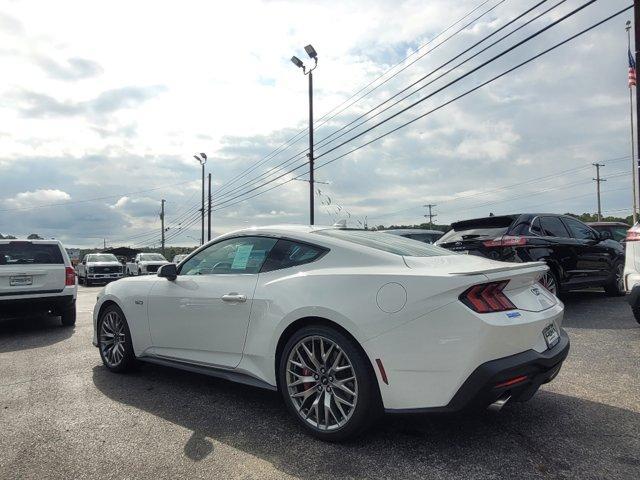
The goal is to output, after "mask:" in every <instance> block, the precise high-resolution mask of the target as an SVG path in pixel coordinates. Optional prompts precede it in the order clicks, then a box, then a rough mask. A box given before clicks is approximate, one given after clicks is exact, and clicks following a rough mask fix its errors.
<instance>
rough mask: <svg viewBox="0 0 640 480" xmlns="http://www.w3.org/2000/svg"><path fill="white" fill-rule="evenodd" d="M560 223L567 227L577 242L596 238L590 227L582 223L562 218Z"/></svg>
mask: <svg viewBox="0 0 640 480" xmlns="http://www.w3.org/2000/svg"><path fill="white" fill-rule="evenodd" d="M562 221H563V222H564V223H565V224H566V225H567V228H569V231H570V232H571V236H572V237H573V238H577V239H578V240H595V239H596V238H597V237H596V235H595V233H594V231H593V230H592V229H591V227H588V226H587V225H585V224H584V223H582V222H580V221H578V220H576V219H574V218H569V217H563V219H562Z"/></svg>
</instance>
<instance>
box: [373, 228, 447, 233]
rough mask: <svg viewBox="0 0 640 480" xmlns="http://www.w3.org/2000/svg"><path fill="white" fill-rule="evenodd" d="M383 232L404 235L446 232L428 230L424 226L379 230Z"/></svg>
mask: <svg viewBox="0 0 640 480" xmlns="http://www.w3.org/2000/svg"><path fill="white" fill-rule="evenodd" d="M378 231H379V232H383V233H391V234H394V235H402V234H403V233H431V234H435V235H442V234H443V233H444V232H441V231H440V230H428V229H424V228H390V229H389V230H378Z"/></svg>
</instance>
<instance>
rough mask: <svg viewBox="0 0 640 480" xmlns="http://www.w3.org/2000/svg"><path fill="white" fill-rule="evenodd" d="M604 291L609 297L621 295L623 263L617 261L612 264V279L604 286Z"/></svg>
mask: <svg viewBox="0 0 640 480" xmlns="http://www.w3.org/2000/svg"><path fill="white" fill-rule="evenodd" d="M604 291H605V293H606V294H607V295H608V296H610V297H621V296H623V295H624V294H625V293H626V292H625V289H624V263H622V262H621V261H617V262H616V263H615V264H614V266H613V279H612V280H611V282H610V283H608V284H607V285H605V286H604Z"/></svg>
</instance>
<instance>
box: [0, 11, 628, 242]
mask: <svg viewBox="0 0 640 480" xmlns="http://www.w3.org/2000/svg"><path fill="white" fill-rule="evenodd" d="M585 1H586V0H565V1H560V0H553V1H552V0H549V1H546V2H541V5H539V6H537V7H536V8H535V9H533V10H532V11H531V12H530V13H528V14H527V15H525V16H523V17H522V18H521V19H519V20H516V21H514V22H513V23H511V24H509V25H508V26H507V27H506V28H504V29H503V30H501V31H500V32H498V33H496V34H495V35H494V36H493V37H491V38H490V39H489V40H487V41H485V42H484V43H482V44H480V45H479V46H477V47H475V48H474V49H472V50H471V51H469V52H468V53H464V54H463V55H462V56H460V57H459V58H458V59H457V60H455V61H453V62H450V63H448V64H447V66H446V67H444V68H441V66H442V65H443V64H445V63H447V62H449V61H450V60H451V59H453V58H455V57H457V56H458V55H459V54H461V53H462V52H464V51H465V50H466V49H468V48H469V47H470V46H472V45H473V44H474V43H476V42H478V41H480V40H482V39H483V38H485V37H486V36H487V35H489V34H491V33H492V32H494V31H496V30H497V29H499V28H501V27H503V26H505V24H507V23H508V22H510V21H512V20H513V19H515V18H516V17H518V16H519V15H520V14H522V13H523V12H524V11H525V10H527V9H529V8H531V7H533V6H534V5H536V4H537V3H538V0H536V1H533V0H529V1H525V0H488V1H484V0H464V1H463V0H461V1H457V2H451V1H448V0H409V1H396V0H394V1H391V0H386V1H375V0H368V1H362V0H351V1H348V0H347V1H345V0H341V1H318V2H315V1H291V2H286V1H249V0H247V1H242V2H231V1H228V2H223V1H216V2H205V1H201V2H195V1H184V0H183V1H181V2H152V1H136V2H124V1H112V2H106V3H105V2H103V3H96V2H80V1H77V2H71V1H63V0H59V1H56V2H45V1H40V2H35V1H24V2H22V1H6V0H0V71H1V72H2V79H3V81H2V82H1V83H0V89H1V91H0V233H5V234H6V233H12V234H15V235H26V234H29V233H32V232H37V233H40V234H42V235H46V236H47V237H56V238H59V239H61V240H63V241H64V242H65V243H66V244H68V245H69V246H94V245H95V246H97V245H99V244H101V243H102V242H103V239H104V238H106V242H107V244H109V245H122V244H125V245H141V246H143V245H154V244H155V245H157V244H158V242H159V237H160V234H159V232H160V223H159V218H158V212H159V210H160V200H161V199H163V198H164V199H166V211H167V213H166V219H167V225H168V227H169V230H168V231H167V235H168V238H169V241H168V243H169V244H179V245H193V244H195V243H196V238H197V237H199V229H198V228H199V224H198V223H197V221H196V218H197V211H196V209H197V208H198V202H199V196H200V180H199V176H200V167H199V165H198V163H197V162H196V161H195V160H194V159H193V154H194V153H196V152H206V153H207V155H208V156H209V162H208V163H207V171H210V172H212V174H213V192H214V202H213V203H214V215H213V225H214V227H213V229H214V233H215V234H219V233H224V232H226V231H228V230H230V229H233V228H239V227H243V226H247V225H254V224H269V223H305V222H308V183H305V182H304V181H302V180H304V179H305V178H308V177H307V176H305V175H304V173H305V168H304V167H303V166H302V165H303V164H304V158H305V154H306V151H305V146H306V145H307V137H306V131H305V128H306V125H307V123H306V122H307V108H308V107H307V96H306V95H307V92H306V88H307V83H306V77H304V76H303V74H302V71H300V70H298V69H297V68H296V67H295V66H294V65H293V64H292V63H291V62H290V61H289V58H290V57H291V55H294V54H295V55H298V56H299V57H300V58H301V59H303V60H304V61H305V62H306V63H307V64H311V62H310V61H309V59H308V58H307V57H306V55H305V53H304V49H303V47H304V45H306V44H308V43H312V44H313V45H314V47H315V48H316V50H317V51H318V53H319V64H318V68H317V70H316V71H314V85H315V112H316V123H317V125H318V128H317V130H316V156H317V157H318V159H317V164H318V166H320V168H319V169H318V170H317V172H316V179H317V180H320V181H322V182H327V183H326V184H325V183H322V184H318V185H317V186H318V188H319V190H320V192H317V196H316V199H317V204H318V207H317V213H316V218H317V221H316V223H325V224H330V223H333V222H334V221H335V220H336V219H338V218H348V219H349V221H350V223H352V224H353V225H357V224H358V222H359V221H360V222H364V220H365V217H366V219H367V221H368V223H369V224H370V225H378V224H385V225H389V224H392V223H395V224H399V223H419V222H420V221H422V220H423V217H422V215H424V213H425V209H424V208H423V207H422V206H423V205H424V204H427V203H432V204H437V205H438V206H437V207H436V209H435V210H436V212H437V213H438V215H439V216H438V221H440V222H442V223H445V222H447V223H448V222H451V221H455V220H458V219H464V218H470V217H476V216H484V215H488V214H489V213H490V212H493V213H495V214H500V213H510V212H519V211H534V210H535V211H552V212H576V213H582V212H594V211H595V209H596V198H595V184H594V182H593V181H592V177H593V176H594V174H595V169H594V167H592V166H591V164H592V163H593V162H600V163H604V164H606V166H605V167H603V168H602V170H601V171H602V175H603V177H604V178H607V179H608V180H607V182H606V183H604V184H603V186H602V190H603V210H604V212H605V213H610V214H615V215H620V216H623V215H628V214H629V213H630V211H631V208H630V206H631V201H632V197H631V187H630V184H631V180H630V178H631V175H630V173H629V172H630V169H631V166H630V157H629V155H630V141H629V97H628V95H629V91H628V88H627V85H626V82H627V78H626V77H627V64H626V48H627V47H626V33H625V31H624V25H625V22H626V20H627V19H630V18H631V14H630V13H629V12H627V13H624V14H622V15H621V16H618V17H616V18H615V19H614V20H612V21H610V22H608V23H606V24H605V25H602V26H600V27H599V28H597V29H596V30H593V31H591V32H590V33H588V34H586V35H584V36H582V37H580V38H578V39H577V40H575V41H573V42H571V43H569V44H567V45H565V46H563V47H561V48H559V49H557V50H555V51H553V52H551V53H549V54H547V55H545V56H544V57H541V58H540V59H538V60H537V61H535V62H533V63H530V64H528V65H527V66H525V67H522V68H521V69H519V70H517V71H515V72H513V73H511V74H509V75H506V76H504V77H502V78H501V79H499V80H497V81H495V82H493V83H491V84H489V85H487V86H486V87H484V88H482V89H480V90H478V91H476V92H474V93H472V94H470V95H468V96H466V97H464V98H462V99H460V100H458V101H455V102H453V103H451V104H449V105H447V106H445V107H444V108H441V109H439V110H437V111H434V112H433V113H430V114H428V115H426V116H425V117H423V118H421V119H420V120H417V121H416V122H414V123H412V124H411V125H409V126H407V127H405V128H403V129H401V130H398V131H397V132H395V133H393V134H391V135H389V136H387V137H385V138H383V139H381V140H379V141H376V142H374V143H371V144H370V145H368V146H366V147H364V148H361V149H359V150H357V151H354V152H351V150H353V149H354V148H355V147H358V146H360V145H363V144H365V143H367V142H369V141H370V140H373V139H375V138H376V137H378V136H379V135H381V134H383V133H386V132H388V131H390V130H392V129H394V128H395V127H397V126H399V125H401V124H403V123H405V122H407V121H409V120H412V119H414V118H416V117H417V116H419V115H422V114H425V113H428V112H430V111H431V110H433V109H434V108H436V107H438V106H440V105H442V104H443V103H446V102H447V101H449V100H451V99H453V98H455V97H457V96H458V95H460V94H462V93H464V92H465V91H467V90H469V89H471V88H473V87H475V86H477V85H479V84H481V83H483V82H484V81H486V80H489V79H490V78H492V77H494V76H496V75H497V74H499V73H502V72H503V71H505V70H507V69H509V68H510V67H512V66H514V65H516V64H518V63H520V62H522V61H524V60H527V59H528V58H530V57H531V56H533V55H535V54H537V53H539V52H541V51H543V50H545V49H546V48H548V47H550V46H552V45H553V44H555V43H557V42H559V41H561V40H563V39H565V38H567V37H569V36H571V35H573V34H574V33H576V32H578V31H580V30H582V29H584V28H586V27H588V26H590V25H591V24H593V23H595V22H597V21H599V20H601V19H603V18H605V17H607V16H608V15H610V14H612V13H614V12H615V11H618V10H621V9H622V8H624V7H626V6H627V5H628V4H630V3H631V1H630V0H600V1H597V2H595V3H594V4H592V5H590V6H588V7H586V8H585V9H583V10H582V11H580V12H579V13H577V14H576V15H574V16H572V17H571V18H569V19H568V20H566V21H564V22H562V23H560V24H558V25H557V26H555V27H553V28H551V29H549V30H548V31H546V32H544V33H543V34H541V35H539V36H538V37H536V38H535V39H533V40H531V41H529V42H527V43H526V44H524V45H522V46H520V47H518V48H516V49H514V50H513V51H511V52H510V53H508V54H506V55H504V56H503V57H501V58H500V59H498V60H496V61H494V62H492V63H490V64H489V65H487V66H485V67H483V68H481V69H479V70H477V71H475V72H473V73H471V74H470V75H469V76H467V77H465V78H463V79H462V80H460V81H458V82H457V83H455V84H453V85H451V86H449V87H447V88H444V89H442V90H441V91H439V92H437V93H434V92H436V90H439V89H440V88H441V87H444V86H445V85H446V84H447V83H449V82H450V81H451V80H454V79H456V78H458V77H460V76H461V75H464V74H465V73H467V72H470V71H471V70H473V69H474V68H476V67H478V66H479V65H481V64H482V63H483V62H485V61H486V60H488V59H490V58H492V57H493V56H495V55H497V54H499V53H500V52H502V51H503V50H505V49H507V48H509V47H511V46H512V45H515V44H516V43H518V42H519V41H521V40H523V39H524V38H526V37H527V36H529V35H531V34H532V33H534V32H535V31H537V30H539V29H541V28H543V27H545V26H547V25H549V24H550V23H552V22H553V21H555V20H558V19H559V18H561V17H562V16H564V15H566V14H567V13H569V12H570V11H572V10H574V9H575V8H577V7H579V6H580V5H582V4H584V3H585ZM558 3H559V5H557V4H558ZM556 5H557V6H556ZM554 6H555V8H552V7H554ZM547 9H551V10H550V11H549V12H548V13H546V14H544V15H541V16H539V15H540V14H542V13H543V12H544V11H545V10H547ZM537 16H539V18H537V19H535V20H533V21H530V20H532V19H534V18H535V17H537ZM461 19H462V20H461ZM527 22H529V23H527ZM525 23H527V24H526V25H524V24H525ZM523 25H524V26H523ZM516 29H517V31H515V32H514V33H513V34H511V35H509V36H508V37H507V38H505V39H504V40H502V41H500V42H499V43H497V44H496V45H494V46H493V47H491V48H489V49H487V50H486V51H485V52H482V53H480V54H479V55H477V56H475V57H474V58H471V59H470V60H468V61H466V62H465V60H467V59H468V58H470V57H471V56H473V55H474V54H475V53H477V52H478V51H479V50H480V49H482V48H483V47H485V46H488V45H490V44H491V43H492V42H494V41H496V40H499V39H501V38H502V37H503V36H505V35H506V34H508V33H510V32H512V31H514V30H516ZM404 67H406V68H404ZM452 67H454V68H452ZM402 69H403V70H402ZM449 70H451V71H450V72H448V71H449ZM447 72H448V73H447ZM394 74H396V75H395V76H393V75H394ZM425 75H429V76H428V77H427V79H426V80H423V81H422V82H421V83H418V84H417V85H416V86H415V87H412V88H411V89H409V90H407V91H406V92H405V93H404V94H402V95H401V96H397V97H395V98H394V99H393V100H391V101H389V102H387V103H385V104H384V106H383V107H381V108H378V109H375V110H373V111H371V112H370V113H369V114H368V116H365V117H362V118H361V119H359V120H356V119H358V117H360V116H361V115H363V114H366V113H367V112H369V111H370V110H372V109H374V107H377V106H379V105H380V103H382V102H384V101H385V100H387V99H389V98H390V97H392V96H394V95H396V94H397V93H398V92H399V91H401V90H403V89H404V88H406V87H407V86H409V85H411V84H412V83H413V82H415V81H417V80H419V79H420V78H422V77H424V76H425ZM372 82H373V83H372ZM429 82H431V83H430V84H429V85H427V86H426V87H425V88H423V89H421V90H420V91H418V92H416V93H415V94H413V95H411V96H409V97H408V98H407V99H405V100H403V101H401V102H399V103H397V104H396V105H394V102H396V101H397V100H400V99H402V98H403V96H404V95H406V94H410V93H412V92H413V91H414V90H415V89H416V88H419V87H420V86H423V85H425V84H427V83H429ZM367 85H369V86H368V87H367V88H365V89H364V90H362V89H363V88H364V87H366V86H367ZM374 87H377V88H374ZM358 91H361V93H360V94H358V95H356V96H355V97H353V98H352V95H353V94H354V93H356V92H358ZM350 98H351V100H349V99H350ZM419 99H424V101H422V102H421V103H419V104H417V105H416V106H415V107H413V108H411V109H409V110H407V111H406V112H403V113H400V114H399V115H397V116H396V117H394V118H393V119H391V120H390V121H388V122H386V123H384V124H382V125H380V126H379V127H377V128H375V129H373V130H372V131H370V132H368V133H365V134H364V135H362V136H360V137H358V138H356V139H354V140H352V141H350V142H348V143H347V144H345V145H343V146H340V145H341V143H342V142H344V141H346V140H349V139H350V138H352V137H353V136H354V135H357V134H358V133H361V132H363V131H364V130H365V129H366V128H368V127H370V126H373V125H375V124H376V123H377V122H379V121H380V120H383V119H385V118H387V117H389V116H390V115H393V114H395V113H397V112H400V111H401V109H403V108H404V107H406V106H408V105H409V104H411V103H413V102H415V101H417V100H419ZM344 102H347V103H344ZM340 105H342V106H341V107H340V108H338V109H336V107H338V106H340ZM387 107H391V108H389V109H388V110H386V111H384V112H382V113H380V111H381V110H382V109H383V108H387ZM327 113H330V114H329V115H326V114H327ZM376 114H377V116H375V115H376ZM372 116H373V118H370V117H372ZM367 119H369V120H367ZM362 122H366V123H362ZM361 123H362V124H361ZM345 125H348V126H347V127H346V128H343V127H345ZM354 127H355V128H354ZM340 129H342V130H340ZM336 132H337V133H336ZM332 134H333V135H332ZM330 135H331V136H330ZM328 136H329V137H328ZM327 137H328V138H327ZM291 138H294V141H292V142H290V143H286V144H285V142H286V141H287V140H289V139H291ZM283 144H285V145H284V146H282V145H283ZM335 147H338V148H335ZM274 151H275V152H276V153H274ZM349 152H351V153H349ZM325 162H330V163H327V164H326V165H325V166H322V165H323V164H324V163H325ZM294 169H295V170H294ZM291 170H294V171H293V172H291V173H287V172H289V171H291ZM295 177H299V178H298V179H296V180H294V178H295ZM285 182H286V183H285Z"/></svg>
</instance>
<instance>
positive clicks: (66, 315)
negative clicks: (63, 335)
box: [60, 301, 76, 327]
mask: <svg viewBox="0 0 640 480" xmlns="http://www.w3.org/2000/svg"><path fill="white" fill-rule="evenodd" d="M60 319H61V321H62V325H63V326H64V327H73V326H74V325H75V324H76V302H75V301H74V302H73V304H72V305H71V306H69V307H68V308H65V309H64V310H63V311H62V312H60Z"/></svg>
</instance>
